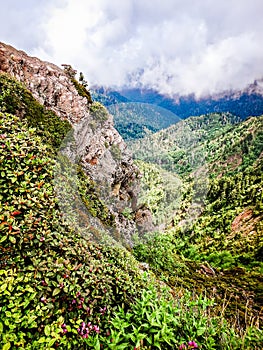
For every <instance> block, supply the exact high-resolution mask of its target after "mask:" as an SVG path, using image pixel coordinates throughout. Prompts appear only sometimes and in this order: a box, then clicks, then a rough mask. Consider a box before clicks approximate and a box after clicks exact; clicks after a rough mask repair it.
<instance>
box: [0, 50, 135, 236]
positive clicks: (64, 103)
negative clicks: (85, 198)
mask: <svg viewBox="0 0 263 350" xmlns="http://www.w3.org/2000/svg"><path fill="white" fill-rule="evenodd" d="M0 71H2V72H6V73H8V74H10V75H11V76H13V77H14V78H16V79H17V80H18V81H20V82H21V83H23V84H24V85H25V86H26V87H27V89H28V90H30V92H31V93H32V95H33V96H34V97H35V98H36V99H37V100H38V101H39V102H40V103H41V104H42V105H44V106H45V107H46V108H48V109H50V110H52V111H54V112H55V113H56V114H57V115H58V116H59V117H60V118H61V119H67V120H68V121H69V122H70V123H71V124H72V126H73V128H74V138H75V140H76V148H77V151H76V153H75V155H74V157H76V156H77V157H78V158H79V159H80V161H81V164H82V167H83V169H84V171H85V172H86V173H87V174H88V175H89V176H90V177H91V179H92V180H93V181H94V182H95V183H97V184H98V186H99V187H100V188H101V189H102V191H101V193H102V197H103V200H105V201H106V203H107V205H108V207H109V209H110V211H111V212H112V213H113V214H114V215H115V218H116V228H117V230H118V231H119V232H121V233H122V235H124V236H125V237H127V239H128V241H129V240H130V239H129V237H130V236H131V235H132V233H133V232H134V231H135V230H136V223H135V217H136V215H134V216H133V217H134V220H131V219H130V218H129V220H128V219H127V218H125V217H124V216H123V215H122V214H121V213H122V211H123V210H124V209H125V208H127V207H128V208H131V210H132V211H133V212H135V211H136V207H137V201H136V198H137V194H138V183H139V179H138V177H139V176H138V175H139V171H138V168H137V167H136V166H135V165H134V164H133V162H132V158H131V156H130V155H129V153H128V152H127V150H126V144H125V143H124V141H123V139H122V137H121V136H120V135H119V133H118V132H117V130H116V129H115V128H114V125H113V118H112V116H111V115H109V114H108V112H107V110H106V109H104V107H102V106H100V105H98V104H97V103H93V104H90V103H89V101H88V100H87V98H86V97H82V96H80V95H79V93H78V91H77V90H76V88H75V86H74V84H73V82H72V79H70V77H69V76H68V75H67V74H66V72H65V71H64V70H63V69H61V68H59V67H57V66H56V65H54V64H51V63H48V62H44V61H41V60H40V59H38V58H36V57H30V56H28V55H27V54H26V53H25V52H23V51H18V50H16V49H14V48H13V47H11V46H8V45H6V44H3V43H0ZM71 156H73V155H71ZM140 227H141V222H140Z"/></svg>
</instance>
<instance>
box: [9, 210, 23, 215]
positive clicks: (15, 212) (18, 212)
mask: <svg viewBox="0 0 263 350" xmlns="http://www.w3.org/2000/svg"><path fill="white" fill-rule="evenodd" d="M21 213H22V212H21V211H19V210H16V211H13V213H11V215H13V216H17V215H20V214H21Z"/></svg>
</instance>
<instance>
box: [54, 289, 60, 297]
mask: <svg viewBox="0 0 263 350" xmlns="http://www.w3.org/2000/svg"><path fill="white" fill-rule="evenodd" d="M60 291H61V289H60V288H55V289H54V290H53V293H52V295H53V296H55V295H57V294H59V293H60Z"/></svg>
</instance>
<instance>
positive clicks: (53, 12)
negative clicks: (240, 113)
mask: <svg viewBox="0 0 263 350" xmlns="http://www.w3.org/2000/svg"><path fill="white" fill-rule="evenodd" d="M13 2H14V1H13ZM25 2H26V1H25ZM23 3H24V2H23ZM27 3H31V5H32V7H31V11H32V12H30V14H31V17H30V18H32V17H33V15H32V13H36V11H34V5H33V3H34V1H33V0H28V1H27ZM44 3H45V4H46V3H48V6H46V5H45V4H44ZM39 4H40V5H38V6H39V9H43V10H44V15H43V16H42V15H41V17H40V18H39V19H38V17H36V19H33V23H34V26H36V28H37V30H38V31H37V34H36V33H34V31H33V30H32V27H33V24H29V27H30V28H31V30H32V33H33V35H32V38H29V37H28V36H27V38H28V39H27V40H28V42H26V43H25V45H26V46H30V45H31V49H30V53H32V54H34V55H38V56H40V57H42V58H44V59H47V60H50V61H52V62H55V63H57V64H61V63H70V64H72V65H73V66H74V67H75V68H76V69H78V70H79V71H83V72H84V74H85V76H86V78H87V80H88V81H89V82H90V83H91V84H99V85H115V86H120V85H123V84H130V85H135V86H136V85H139V86H146V87H152V88H155V89H157V90H158V91H160V92H162V93H167V94H171V95H173V94H176V93H179V94H189V93H193V92H194V93H196V94H197V95H203V94H207V93H212V92H219V91H222V90H225V89H230V88H242V87H244V86H245V85H246V84H248V83H250V82H252V81H253V80H254V79H256V78H261V77H262V76H263V72H262V61H263V45H262V35H263V21H262V18H261V16H262V13H263V2H262V0H250V1H240V0H220V1H214V0H200V1H193V0H144V1H138V0H125V1H123V0H111V1H108V0H96V1H94V0H61V1H56V2H54V1H53V2H52V1H47V2H45V1H44V0H42V1H40V2H39ZM21 7H22V6H21ZM28 11H29V10H28ZM28 13H29V12H28ZM18 21H19V20H18ZM17 27H18V26H17ZM39 33H41V36H40V34H39ZM25 37H26V35H25ZM40 38H41V39H40ZM21 40H22V39H21Z"/></svg>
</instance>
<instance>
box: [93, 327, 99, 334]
mask: <svg viewBox="0 0 263 350" xmlns="http://www.w3.org/2000/svg"><path fill="white" fill-rule="evenodd" d="M93 330H94V331H95V332H96V333H98V334H99V332H100V328H99V326H93Z"/></svg>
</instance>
